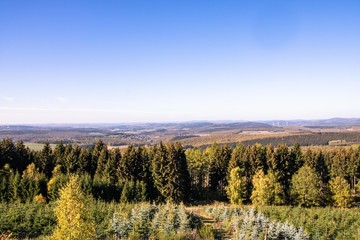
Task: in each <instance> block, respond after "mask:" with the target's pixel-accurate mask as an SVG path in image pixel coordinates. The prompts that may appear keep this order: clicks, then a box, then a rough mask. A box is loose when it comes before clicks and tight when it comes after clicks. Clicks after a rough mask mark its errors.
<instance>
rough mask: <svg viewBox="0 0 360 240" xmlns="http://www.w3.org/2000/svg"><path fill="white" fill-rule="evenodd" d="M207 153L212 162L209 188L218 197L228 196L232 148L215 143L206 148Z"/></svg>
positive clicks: (210, 162)
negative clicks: (227, 187)
mask: <svg viewBox="0 0 360 240" xmlns="http://www.w3.org/2000/svg"><path fill="white" fill-rule="evenodd" d="M205 153H206V155H207V157H208V159H209V160H208V161H209V164H210V169H209V189H210V190H211V191H212V193H213V194H215V195H217V197H220V198H223V197H224V196H226V192H225V187H226V184H227V173H228V166H229V161H230V158H231V149H230V148H229V147H228V146H222V147H220V146H219V145H218V144H216V143H215V144H213V145H212V146H211V148H208V149H206V152H205Z"/></svg>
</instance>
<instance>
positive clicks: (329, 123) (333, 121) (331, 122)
mask: <svg viewBox="0 0 360 240" xmlns="http://www.w3.org/2000/svg"><path fill="white" fill-rule="evenodd" d="M262 122H263V123H267V124H270V125H272V126H280V127H282V126H312V127H336V126H353V125H360V118H330V119H315V120H288V121H286V120H273V121H262Z"/></svg>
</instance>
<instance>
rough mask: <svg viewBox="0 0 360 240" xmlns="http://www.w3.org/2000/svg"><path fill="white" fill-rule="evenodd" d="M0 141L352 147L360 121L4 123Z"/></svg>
mask: <svg viewBox="0 0 360 240" xmlns="http://www.w3.org/2000/svg"><path fill="white" fill-rule="evenodd" d="M0 138H2V139H4V138H11V139H13V140H14V141H19V140H22V141H24V143H25V145H26V146H29V147H30V148H31V149H39V148H41V147H42V146H43V144H44V143H46V142H49V143H50V144H56V143H58V142H60V141H61V142H63V143H71V144H77V145H80V146H91V145H93V144H95V142H96V141H97V140H102V141H104V142H106V143H107V144H108V147H110V148H112V147H126V146H127V145H129V144H134V145H140V146H152V145H155V144H158V143H160V142H161V141H163V142H169V141H170V142H181V143H182V144H183V145H184V146H186V147H206V146H208V145H211V144H212V143H214V142H216V143H219V144H229V145H236V144H237V143H244V144H245V145H247V144H254V143H262V144H269V143H272V144H275V145H278V144H287V145H290V146H292V145H294V144H296V143H299V144H301V145H302V146H317V145H319V146H329V145H332V146H334V145H345V146H351V145H354V144H359V143H360V119H345V118H334V119H326V120H307V121H306V120H296V121H295V120H294V121H284V120H277V121H261V122H247V121H239V122H238V121H217V122H211V121H196V122H178V123H128V124H100V123H99V124H41V125H1V126H0ZM337 141H338V142H337ZM339 141H340V142H339Z"/></svg>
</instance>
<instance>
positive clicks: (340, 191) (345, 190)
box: [330, 177, 353, 207]
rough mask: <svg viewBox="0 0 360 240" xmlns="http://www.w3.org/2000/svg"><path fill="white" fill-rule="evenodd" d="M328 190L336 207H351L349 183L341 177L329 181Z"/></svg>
mask: <svg viewBox="0 0 360 240" xmlns="http://www.w3.org/2000/svg"><path fill="white" fill-rule="evenodd" d="M330 190H331V192H332V193H333V200H334V201H335V204H336V205H337V206H338V207H351V206H352V204H353V198H352V196H351V188H350V184H349V183H348V182H347V181H346V179H344V178H342V177H335V178H333V179H331V181H330Z"/></svg>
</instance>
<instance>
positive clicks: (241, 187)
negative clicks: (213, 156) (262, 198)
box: [226, 167, 246, 205]
mask: <svg viewBox="0 0 360 240" xmlns="http://www.w3.org/2000/svg"><path fill="white" fill-rule="evenodd" d="M245 192H246V182H245V178H243V177H241V169H240V168H239V167H236V168H233V169H232V170H231V172H230V179H229V185H228V186H227V187H226V194H227V196H228V198H229V200H230V202H231V203H232V204H240V205H241V204H242V203H243V201H244V200H245V197H244V196H245V194H244V193H245Z"/></svg>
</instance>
